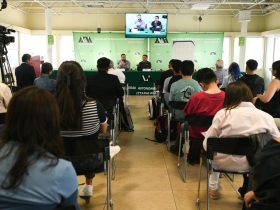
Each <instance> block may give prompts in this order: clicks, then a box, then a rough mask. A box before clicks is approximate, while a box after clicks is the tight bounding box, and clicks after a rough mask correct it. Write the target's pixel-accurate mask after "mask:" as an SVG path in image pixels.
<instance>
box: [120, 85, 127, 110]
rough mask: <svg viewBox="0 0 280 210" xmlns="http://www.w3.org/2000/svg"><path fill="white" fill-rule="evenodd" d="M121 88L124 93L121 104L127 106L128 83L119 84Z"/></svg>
mask: <svg viewBox="0 0 280 210" xmlns="http://www.w3.org/2000/svg"><path fill="white" fill-rule="evenodd" d="M121 86H122V88H123V91H124V97H123V102H124V104H125V105H126V106H127V105H128V83H127V82H126V83H121Z"/></svg>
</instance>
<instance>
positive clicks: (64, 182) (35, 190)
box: [0, 86, 79, 210]
mask: <svg viewBox="0 0 280 210" xmlns="http://www.w3.org/2000/svg"><path fill="white" fill-rule="evenodd" d="M59 123H60V117H59V109H58V106H57V103H56V100H55V98H54V96H53V95H52V94H51V93H49V92H48V91H46V90H43V89H40V88H37V87H34V86H30V87H27V88H25V89H22V90H20V91H18V92H16V93H15V94H14V96H13V98H12V99H11V101H10V103H9V107H8V113H7V118H6V126H5V128H4V135H3V137H2V138H1V144H0V159H1V161H0V168H1V170H0V209H13V210H21V209H28V210H38V209H44V210H53V209H55V208H56V207H57V206H59V205H60V206H61V207H67V206H73V207H75V209H79V206H78V203H77V188H78V182H77V176H76V173H75V170H74V168H73V166H72V164H71V163H70V162H68V161H66V160H63V159H62V152H63V142H62V140H61V138H60V133H59V132H60V126H59Z"/></svg>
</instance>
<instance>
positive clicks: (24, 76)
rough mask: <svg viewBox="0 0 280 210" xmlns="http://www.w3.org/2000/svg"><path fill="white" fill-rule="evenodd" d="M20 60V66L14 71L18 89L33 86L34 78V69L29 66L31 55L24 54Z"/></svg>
mask: <svg viewBox="0 0 280 210" xmlns="http://www.w3.org/2000/svg"><path fill="white" fill-rule="evenodd" d="M21 60H22V64H20V66H18V67H17V68H16V69H15V74H16V79H17V88H18V89H21V88H24V87H27V86H30V85H33V83H34V80H35V78H36V75H35V70H34V67H33V66H32V65H31V64H32V62H31V55H29V54H24V55H23V56H22V58H21Z"/></svg>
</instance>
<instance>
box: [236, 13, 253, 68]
mask: <svg viewBox="0 0 280 210" xmlns="http://www.w3.org/2000/svg"><path fill="white" fill-rule="evenodd" d="M250 20H251V11H250V10H243V11H240V12H239V21H240V24H241V34H240V37H239V66H240V70H241V71H245V62H246V61H245V54H246V37H247V31H248V23H249V21H250ZM242 39H244V40H242Z"/></svg>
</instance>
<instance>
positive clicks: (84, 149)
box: [63, 136, 113, 210]
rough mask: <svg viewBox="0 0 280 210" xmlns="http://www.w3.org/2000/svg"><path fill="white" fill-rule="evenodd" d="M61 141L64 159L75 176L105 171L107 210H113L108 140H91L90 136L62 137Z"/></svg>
mask: <svg viewBox="0 0 280 210" xmlns="http://www.w3.org/2000/svg"><path fill="white" fill-rule="evenodd" d="M63 141H64V150H65V156H64V158H65V159H67V160H69V161H71V162H72V164H73V167H74V169H75V170H76V173H77V175H85V174H86V173H98V172H102V171H105V173H106V178H107V199H106V200H107V210H111V209H113V201H112V194H111V174H110V148H109V140H108V139H91V137H90V136H82V137H63ZM87 202H88V200H87Z"/></svg>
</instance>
